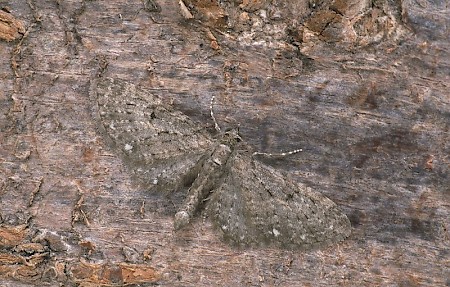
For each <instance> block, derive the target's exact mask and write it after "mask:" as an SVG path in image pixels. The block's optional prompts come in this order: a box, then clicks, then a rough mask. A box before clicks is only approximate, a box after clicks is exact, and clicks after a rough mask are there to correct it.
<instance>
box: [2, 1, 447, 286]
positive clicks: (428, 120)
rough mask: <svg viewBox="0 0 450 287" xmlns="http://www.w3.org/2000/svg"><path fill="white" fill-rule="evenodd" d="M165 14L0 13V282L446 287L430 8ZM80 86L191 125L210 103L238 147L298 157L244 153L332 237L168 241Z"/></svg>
mask: <svg viewBox="0 0 450 287" xmlns="http://www.w3.org/2000/svg"><path fill="white" fill-rule="evenodd" d="M218 2H221V4H220V6H219V5H218V4H217V3H218ZM183 3H184V4H185V7H184V8H183V9H181V8H180V5H179V2H178V1H175V0H156V2H155V1H148V0H144V1H139V0H130V1H87V0H80V1H59V0H54V1H51V0H49V1H33V0H28V1H24V0H17V1H12V0H11V1H2V2H1V3H0V8H1V9H2V10H1V11H0V39H2V40H1V41H0V59H2V60H1V61H0V200H1V202H0V216H1V217H0V286H44V285H45V286H123V285H128V286H149V285H152V284H156V285H163V286H338V285H339V286H369V285H370V286H446V285H447V286H448V285H450V279H449V278H450V272H449V270H450V247H449V246H450V240H449V217H450V207H449V205H450V204H449V199H450V172H449V171H450V157H449V154H450V134H449V132H450V131H449V128H450V92H449V83H450V50H449V48H450V44H449V37H450V33H449V29H448V27H449V25H450V7H449V6H448V3H447V2H446V1H425V0H424V1H412V0H403V1H384V0H380V1H340V0H335V1H307V0H297V1H280V0H273V1H270V0H268V1H263V0H252V1H247V0H244V1H217V2H216V1H206V0H196V1H194V0H192V1H185V2H183ZM185 9H187V11H188V12H189V13H190V14H191V15H192V16H193V17H194V18H193V19H186V18H189V17H187V16H189V15H188V14H187V13H188V12H186V10H185ZM99 76H102V77H103V76H108V77H115V78H121V79H126V80H129V81H131V82H133V83H135V84H137V85H141V86H142V87H145V88H147V89H149V90H151V91H152V92H153V93H155V94H156V95H159V96H160V97H162V98H164V99H165V100H167V101H168V102H174V103H175V105H176V106H177V107H178V108H179V109H180V110H182V111H184V112H185V113H186V114H188V115H189V116H190V117H192V118H193V119H194V120H196V121H198V123H199V126H205V127H206V128H207V127H211V126H212V120H211V118H210V116H209V112H210V110H209V102H210V99H211V97H212V96H215V97H216V103H215V106H214V109H215V111H216V118H217V120H218V122H219V123H220V124H221V125H222V126H224V127H227V126H228V127H235V126H237V125H240V131H241V135H242V137H243V138H244V139H245V140H246V141H247V142H248V143H249V144H250V145H251V146H253V147H254V149H255V150H259V151H264V152H280V151H289V150H293V149H297V148H302V149H303V152H302V153H299V154H295V155H292V156H289V157H285V158H281V159H267V158H264V157H262V158H261V160H262V161H264V162H265V163H267V164H269V165H271V166H274V167H276V168H278V169H280V170H282V171H284V172H286V174H287V176H289V177H291V178H292V180H296V181H299V182H304V183H305V184H307V185H308V186H310V187H312V188H314V189H315V190H318V191H320V192H321V193H323V194H324V195H326V196H327V197H329V198H330V199H331V200H333V201H334V202H335V203H336V204H337V205H338V206H339V207H340V208H341V210H342V211H343V212H345V213H346V214H347V215H348V217H349V218H350V219H351V221H352V226H353V232H352V235H351V237H350V238H349V239H347V240H346V241H344V242H342V243H340V244H336V245H333V246H330V247H328V248H323V249H319V250H311V251H290V250H280V249H272V248H264V249H253V250H251V249H236V248H233V247H230V246H228V245H226V244H224V243H223V242H221V241H220V238H219V236H218V234H217V233H216V232H215V230H214V229H213V228H212V227H211V223H210V222H209V221H208V220H203V218H202V217H201V216H198V217H197V220H196V221H195V222H193V223H192V224H191V225H190V226H189V227H188V228H186V229H184V230H182V231H180V232H176V233H175V232H174V231H173V227H172V224H173V217H172V216H173V209H174V208H173V204H172V203H171V202H168V201H167V199H165V198H164V197H161V196H158V195H157V194H156V195H155V194H153V193H151V192H148V191H147V190H144V189H142V188H140V187H139V186H137V185H136V184H134V183H133V182H132V180H131V178H130V175H129V173H127V170H126V169H125V167H124V166H123V164H122V162H121V160H120V157H119V156H118V155H117V154H116V153H115V152H114V150H113V149H111V147H110V146H109V145H108V143H107V142H106V141H105V139H104V138H103V137H101V136H100V135H99V134H98V131H97V130H98V124H99V123H98V122H97V121H95V120H94V118H95V117H94V115H93V113H94V109H93V106H94V103H93V102H92V98H91V97H90V96H89V86H90V80H91V79H93V78H95V77H99Z"/></svg>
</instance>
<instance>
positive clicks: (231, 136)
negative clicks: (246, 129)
mask: <svg viewBox="0 0 450 287" xmlns="http://www.w3.org/2000/svg"><path fill="white" fill-rule="evenodd" d="M241 141H242V138H241V136H240V135H239V128H231V129H227V130H226V131H225V132H224V133H223V136H222V143H225V144H228V145H235V144H237V143H238V142H241Z"/></svg>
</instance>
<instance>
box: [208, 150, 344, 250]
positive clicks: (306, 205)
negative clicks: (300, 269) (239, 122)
mask: <svg viewBox="0 0 450 287" xmlns="http://www.w3.org/2000/svg"><path fill="white" fill-rule="evenodd" d="M227 165H228V166H229V174H228V176H227V177H226V178H224V180H223V183H222V184H221V185H220V187H219V188H217V189H216V190H214V192H213V194H212V195H211V198H210V202H209V203H208V207H207V213H208V216H209V217H210V218H212V220H213V221H214V222H215V224H217V227H218V228H219V229H220V230H222V232H223V236H224V239H225V241H227V242H230V243H231V244H234V245H237V246H265V245H272V246H277V247H281V248H288V249H310V248H315V247H318V246H323V245H327V244H330V243H334V242H338V241H341V240H343V239H345V238H346V237H348V236H349V235H350V232H351V226H350V221H349V220H348V218H347V216H346V215H344V214H343V213H341V212H340V211H339V209H338V208H337V206H336V204H335V203H334V202H332V201H331V200H330V199H328V198H327V197H325V196H323V195H322V194H320V193H318V192H315V191H313V190H311V189H310V188H307V187H305V186H303V185H300V184H296V183H293V182H291V181H289V180H288V179H286V177H285V176H283V175H282V174H281V173H280V172H278V171H276V170H274V169H273V168H271V167H268V166H266V165H264V164H262V163H259V162H257V161H254V160H253V159H252V158H251V157H250V156H248V155H245V154H244V155H243V154H241V155H240V154H237V155H236V156H234V157H232V158H230V159H229V162H228V163H227Z"/></svg>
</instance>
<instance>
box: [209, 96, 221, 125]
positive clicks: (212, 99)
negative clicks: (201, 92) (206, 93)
mask: <svg viewBox="0 0 450 287" xmlns="http://www.w3.org/2000/svg"><path fill="white" fill-rule="evenodd" d="M214 99H215V96H212V97H211V103H210V105H209V111H210V113H211V118H212V119H213V121H214V128H215V129H216V131H218V132H220V126H219V124H218V123H217V121H216V117H215V116H214V111H213V106H214Z"/></svg>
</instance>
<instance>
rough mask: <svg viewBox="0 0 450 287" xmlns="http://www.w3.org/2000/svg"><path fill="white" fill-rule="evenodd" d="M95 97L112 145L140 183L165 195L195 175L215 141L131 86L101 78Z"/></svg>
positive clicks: (95, 86) (93, 86)
mask: <svg viewBox="0 0 450 287" xmlns="http://www.w3.org/2000/svg"><path fill="white" fill-rule="evenodd" d="M91 94H93V97H95V99H96V100H97V104H98V114H99V118H100V121H101V123H102V126H103V128H101V130H102V132H103V133H104V134H106V135H107V136H109V138H110V139H111V141H112V144H113V145H114V146H115V147H116V148H117V149H119V150H120V153H121V155H122V158H123V160H124V162H125V164H126V165H127V167H128V169H129V170H130V171H131V172H132V173H133V174H134V177H135V178H137V179H138V180H139V181H140V182H141V183H144V184H145V185H150V186H154V187H156V188H158V189H160V190H162V189H164V190H167V189H170V188H171V187H173V188H176V187H177V185H178V184H180V181H182V180H183V179H186V178H187V177H189V174H191V173H192V174H193V175H194V173H195V171H196V168H195V167H196V163H197V162H198V161H199V160H200V159H201V157H202V156H203V154H204V153H205V150H206V149H207V148H209V147H210V145H211V143H212V142H211V138H210V136H209V134H207V133H206V132H205V130H204V128H203V127H201V126H198V125H197V124H196V123H194V122H193V121H192V120H191V119H189V117H187V116H186V115H185V114H183V113H181V112H179V111H176V110H173V108H172V106H170V105H166V104H164V103H163V102H162V101H161V99H160V98H159V97H156V96H154V95H152V94H151V93H150V92H148V91H145V90H143V89H141V88H139V87H137V86H135V85H133V84H131V83H129V82H126V81H123V80H118V79H110V78H102V79H97V80H95V81H93V83H92V84H91Z"/></svg>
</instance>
